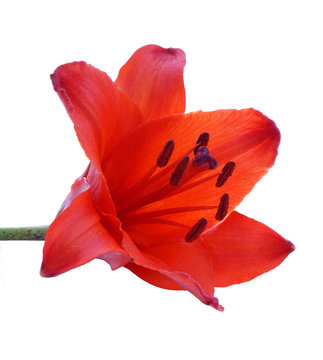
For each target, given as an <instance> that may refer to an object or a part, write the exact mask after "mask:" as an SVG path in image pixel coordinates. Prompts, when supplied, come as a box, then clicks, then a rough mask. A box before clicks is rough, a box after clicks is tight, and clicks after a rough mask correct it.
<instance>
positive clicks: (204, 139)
mask: <svg viewBox="0 0 323 360" xmlns="http://www.w3.org/2000/svg"><path fill="white" fill-rule="evenodd" d="M209 139H210V134H209V133H207V132H203V133H202V134H201V135H200V136H199V137H198V139H197V141H196V144H197V146H196V147H195V149H194V155H195V154H196V153H197V152H198V150H199V149H200V147H201V146H207V144H208V143H209Z"/></svg>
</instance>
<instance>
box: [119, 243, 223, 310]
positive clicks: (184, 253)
mask: <svg viewBox="0 0 323 360" xmlns="http://www.w3.org/2000/svg"><path fill="white" fill-rule="evenodd" d="M123 247H124V248H125V249H126V251H127V252H128V253H129V255H130V256H131V257H132V258H133V260H134V262H135V265H136V266H133V265H131V264H129V265H127V267H128V268H129V269H130V270H131V271H133V272H134V273H135V274H136V275H138V276H140V277H141V278H142V279H143V280H146V281H148V282H150V283H152V284H153V285H157V286H159V287H165V288H171V289H176V288H177V289H185V290H188V291H189V292H191V293H192V294H193V295H195V296H196V297H197V298H198V299H199V300H201V301H202V302H203V303H205V304H207V305H211V306H212V307H214V308H216V309H218V310H221V311H222V310H223V307H222V306H221V305H219V302H218V299H217V298H215V297H214V296H213V292H214V289H213V279H214V274H213V267H212V263H211V262H210V259H208V257H207V253H205V252H204V250H203V248H201V247H200V246H198V245H196V244H184V243H177V244H171V245H161V246H157V247H154V248H150V249H145V250H144V252H140V251H139V249H138V248H137V247H136V245H135V244H134V242H133V241H132V240H131V239H130V238H129V237H124V239H123ZM138 270H139V271H138ZM164 277H167V278H168V279H170V281H167V280H165V278H164Z"/></svg>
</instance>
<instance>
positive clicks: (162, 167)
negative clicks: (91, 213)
mask: <svg viewBox="0 0 323 360" xmlns="http://www.w3.org/2000/svg"><path fill="white" fill-rule="evenodd" d="M208 142H209V134H208V133H207V132H203V133H202V134H201V135H200V136H199V137H198V139H197V142H196V144H195V145H194V147H192V148H191V149H189V150H188V151H187V152H186V154H185V156H184V157H182V158H180V159H176V160H175V161H173V162H170V160H171V157H172V154H173V151H174V148H175V142H174V141H173V140H168V141H167V142H166V143H165V145H164V147H163V149H162V150H161V152H160V153H159V155H158V157H157V159H156V163H155V164H154V165H153V167H152V168H151V169H150V170H149V171H148V172H147V173H146V175H144V176H143V177H142V179H141V180H139V181H138V182H137V183H136V184H134V185H133V186H131V187H130V188H129V189H128V190H127V191H126V192H125V193H124V194H123V195H122V198H121V199H120V201H118V206H117V212H118V216H119V218H120V220H121V221H122V223H123V224H124V225H133V224H148V223H149V224H151V223H156V224H167V225H172V226H177V227H183V228H186V229H187V230H188V232H187V234H186V236H185V241H186V242H192V241H194V240H195V239H197V238H198V237H199V236H200V235H201V234H202V233H203V231H204V230H205V229H206V226H207V220H206V219H205V218H204V217H202V218H200V219H199V220H198V221H197V222H196V223H195V224H193V225H191V227H190V226H188V225H186V224H182V223H180V222H176V221H173V220H169V217H167V219H165V218H163V216H164V217H165V216H167V215H172V214H179V213H185V212H192V211H201V210H202V211H203V210H210V209H217V211H216V213H215V219H216V220H217V221H221V220H223V219H224V218H225V216H226V215H227V213H228V208H229V195H228V194H227V193H224V194H222V196H221V198H220V201H219V203H218V204H214V205H198V206H183V207H172V208H159V209H158V210H156V209H154V210H152V209H150V205H152V204H155V203H157V202H159V201H163V202H164V203H165V201H164V200H165V199H167V198H169V197H172V196H175V195H178V194H181V193H184V192H186V191H188V190H191V189H193V188H195V187H198V186H199V185H201V184H203V183H206V182H209V181H212V180H215V179H216V184H215V187H216V188H221V187H222V186H223V185H224V184H225V183H226V182H227V181H228V179H229V177H230V176H232V173H233V171H234V168H235V163H234V162H233V161H230V162H228V163H226V164H225V165H224V167H223V169H222V171H221V172H216V171H214V170H215V169H216V168H217V161H216V159H215V158H214V157H213V156H211V155H210V152H209V149H208V148H207V145H208ZM190 154H192V155H193V158H192V160H191V159H190ZM219 195H220V194H219ZM170 203H171V201H170Z"/></svg>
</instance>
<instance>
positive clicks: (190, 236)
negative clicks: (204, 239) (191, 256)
mask: <svg viewBox="0 0 323 360" xmlns="http://www.w3.org/2000/svg"><path fill="white" fill-rule="evenodd" d="M206 225H207V220H206V219H205V218H201V219H200V220H199V221H198V222H197V223H196V224H195V225H194V226H193V227H192V228H191V230H190V231H189V232H188V233H187V234H186V236H185V241H186V242H192V241H194V240H196V239H197V238H198V237H199V236H200V235H201V234H202V232H203V231H204V230H205V228H206Z"/></svg>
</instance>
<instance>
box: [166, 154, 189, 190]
mask: <svg viewBox="0 0 323 360" xmlns="http://www.w3.org/2000/svg"><path fill="white" fill-rule="evenodd" d="M189 160H190V158H189V156H185V157H184V158H183V159H182V160H181V161H180V162H179V164H178V165H177V166H176V168H175V170H174V171H173V172H172V176H171V177H170V180H169V183H170V185H173V186H176V185H178V184H179V183H180V181H181V180H182V177H183V175H184V172H185V170H186V168H187V165H188V162H189Z"/></svg>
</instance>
